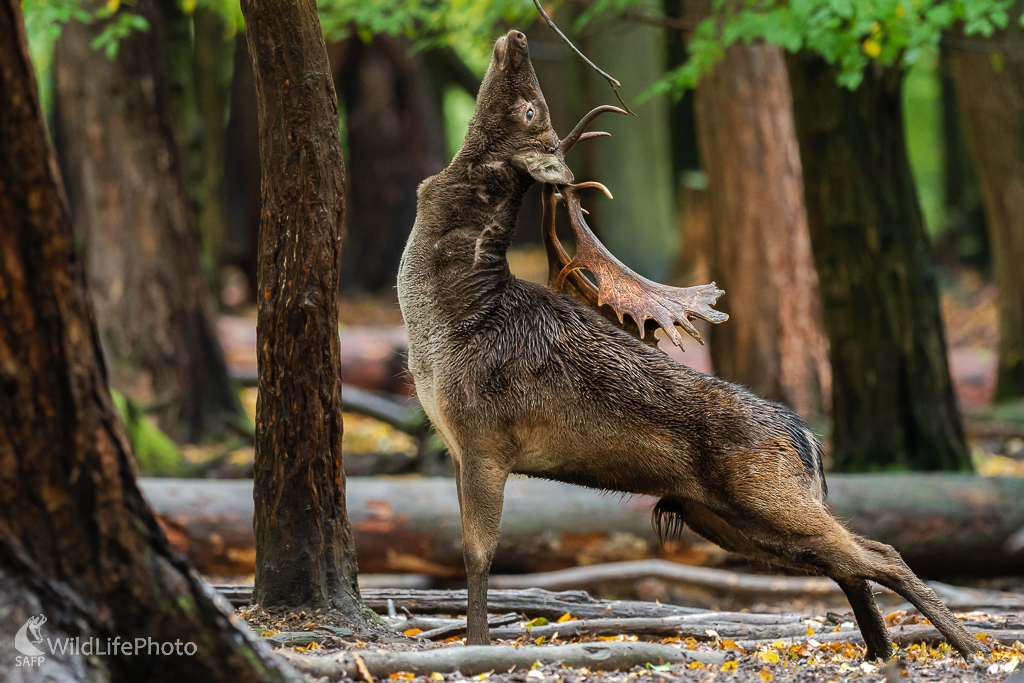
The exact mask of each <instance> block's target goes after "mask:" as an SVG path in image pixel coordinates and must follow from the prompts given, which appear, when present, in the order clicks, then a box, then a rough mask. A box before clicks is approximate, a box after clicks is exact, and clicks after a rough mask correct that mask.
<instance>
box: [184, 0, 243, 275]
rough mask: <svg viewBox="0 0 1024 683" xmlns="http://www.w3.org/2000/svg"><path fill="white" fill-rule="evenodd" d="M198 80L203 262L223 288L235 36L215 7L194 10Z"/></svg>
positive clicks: (194, 66)
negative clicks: (226, 136)
mask: <svg viewBox="0 0 1024 683" xmlns="http://www.w3.org/2000/svg"><path fill="white" fill-rule="evenodd" d="M192 26H193V35H194V39H193V44H194V51H193V55H192V69H193V74H192V82H193V83H194V87H195V98H196V109H197V110H198V112H199V116H200V118H201V119H202V122H203V126H202V161H203V169H202V182H201V185H200V187H201V192H200V211H199V215H198V216H197V220H198V224H199V233H200V235H201V236H202V240H203V262H204V265H205V266H206V272H207V273H208V275H209V277H210V282H212V283H213V284H214V287H213V290H214V293H215V294H218V295H219V293H220V287H219V284H220V265H221V257H222V255H223V252H224V231H225V228H224V128H225V125H226V121H225V120H224V118H225V115H226V114H227V111H228V97H229V95H230V92H229V89H230V87H231V85H230V78H229V76H228V74H229V73H230V72H229V71H228V68H229V67H230V64H231V55H232V52H233V48H234V42H233V41H231V40H228V39H225V37H224V32H225V28H226V24H225V21H224V17H223V16H221V14H220V13H218V12H217V11H216V10H214V9H212V8H210V7H197V8H196V10H195V12H194V13H193V15H192Z"/></svg>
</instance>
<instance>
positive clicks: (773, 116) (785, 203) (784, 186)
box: [695, 45, 832, 421]
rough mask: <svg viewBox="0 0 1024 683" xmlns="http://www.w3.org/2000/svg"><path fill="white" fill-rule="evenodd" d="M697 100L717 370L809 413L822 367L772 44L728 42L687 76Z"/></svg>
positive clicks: (818, 399)
mask: <svg viewBox="0 0 1024 683" xmlns="http://www.w3.org/2000/svg"><path fill="white" fill-rule="evenodd" d="M695 108H696V116H697V132H698V139H699V141H700V145H701V158H702V159H703V160H704V165H705V167H706V169H707V173H708V191H709V193H710V195H711V217H712V226H713V227H712V241H713V252H712V253H713V255H712V267H711V274H712V278H713V279H714V280H715V281H716V282H717V283H718V284H719V286H721V287H722V288H723V289H725V291H726V293H727V294H728V296H727V297H726V299H725V300H724V308H723V310H725V311H728V312H729V314H730V315H731V317H730V319H729V324H727V325H723V326H721V327H720V328H715V329H714V331H713V333H712V335H713V336H712V343H711V355H712V359H713V361H714V367H715V371H716V373H718V374H719V375H720V376H722V377H724V378H726V379H729V380H731V381H735V382H739V383H741V384H744V385H746V386H749V387H750V388H751V389H753V391H754V392H755V393H757V394H759V395H761V396H765V397H766V398H768V399H771V400H773V401H780V402H782V403H785V404H786V405H788V406H789V407H790V408H792V409H793V410H795V411H796V412H797V413H799V414H800V415H802V416H803V417H804V418H807V419H810V420H813V421H819V420H820V419H821V418H823V416H824V414H825V413H826V412H827V407H828V406H827V404H828V398H830V396H829V394H830V392H831V382H832V377H831V372H830V368H829V365H828V342H827V340H826V337H825V329H824V323H823V322H822V314H821V303H820V300H819V293H818V273H817V271H815V269H814V257H813V255H812V253H811V241H810V237H809V235H808V231H807V211H806V209H805V208H804V197H803V176H802V170H801V166H800V153H799V149H798V148H797V141H796V131H795V129H794V127H793V103H792V97H791V95H790V91H789V78H788V76H787V74H786V62H785V59H784V57H783V54H782V50H781V48H779V47H777V46H774V45H753V46H749V47H746V46H737V47H731V48H729V49H728V50H726V52H725V59H724V60H722V62H720V63H719V64H718V65H717V66H716V67H715V72H714V74H713V75H711V76H709V77H706V78H704V79H702V80H701V82H700V85H699V86H698V87H697V89H696V99H695ZM823 399H824V400H823Z"/></svg>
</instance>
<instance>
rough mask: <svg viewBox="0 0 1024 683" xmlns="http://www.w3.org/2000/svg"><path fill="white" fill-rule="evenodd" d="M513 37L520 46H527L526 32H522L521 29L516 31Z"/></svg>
mask: <svg viewBox="0 0 1024 683" xmlns="http://www.w3.org/2000/svg"><path fill="white" fill-rule="evenodd" d="M512 39H513V40H515V41H516V43H518V44H519V46H520V47H525V46H526V34H524V33H522V32H521V31H516V32H514V33H513V34H512Z"/></svg>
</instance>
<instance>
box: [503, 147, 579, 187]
mask: <svg viewBox="0 0 1024 683" xmlns="http://www.w3.org/2000/svg"><path fill="white" fill-rule="evenodd" d="M512 163H513V164H515V165H516V166H517V167H518V168H521V169H522V170H524V171H526V172H527V173H529V174H530V175H531V176H533V179H534V180H539V181H540V182H542V183H551V184H552V185H568V184H570V183H572V181H573V177H572V171H570V170H569V167H568V166H566V165H565V162H564V161H562V160H561V159H559V158H558V157H557V156H555V155H554V154H551V153H549V152H538V151H536V150H533V151H530V152H524V153H522V154H517V155H516V156H514V157H513V158H512Z"/></svg>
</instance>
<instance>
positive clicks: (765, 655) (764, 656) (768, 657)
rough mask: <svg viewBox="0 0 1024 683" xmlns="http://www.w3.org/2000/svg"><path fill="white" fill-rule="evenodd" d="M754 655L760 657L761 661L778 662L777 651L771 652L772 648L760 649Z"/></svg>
mask: <svg viewBox="0 0 1024 683" xmlns="http://www.w3.org/2000/svg"><path fill="white" fill-rule="evenodd" d="M754 656H755V657H757V658H758V659H760V660H761V661H762V662H767V663H768V664H778V663H779V655H778V653H777V652H773V651H772V650H762V651H761V652H755V653H754Z"/></svg>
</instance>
